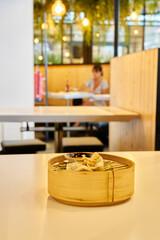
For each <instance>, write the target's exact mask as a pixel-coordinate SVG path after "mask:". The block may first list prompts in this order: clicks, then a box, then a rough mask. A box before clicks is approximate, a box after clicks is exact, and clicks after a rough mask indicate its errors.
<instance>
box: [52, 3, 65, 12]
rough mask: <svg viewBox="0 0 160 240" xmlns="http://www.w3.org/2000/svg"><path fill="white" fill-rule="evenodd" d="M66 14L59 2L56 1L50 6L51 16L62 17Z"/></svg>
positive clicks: (63, 6)
mask: <svg viewBox="0 0 160 240" xmlns="http://www.w3.org/2000/svg"><path fill="white" fill-rule="evenodd" d="M65 12H66V7H65V5H64V4H63V3H62V1H61V0H56V1H55V3H54V4H53V5H52V14H53V15H54V16H63V15H64V14H65Z"/></svg>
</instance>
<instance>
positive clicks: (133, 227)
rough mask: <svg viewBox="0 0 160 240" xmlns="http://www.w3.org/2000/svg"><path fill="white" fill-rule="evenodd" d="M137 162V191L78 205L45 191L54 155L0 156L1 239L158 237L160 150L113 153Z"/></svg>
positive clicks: (126, 239) (137, 239) (121, 239)
mask: <svg viewBox="0 0 160 240" xmlns="http://www.w3.org/2000/svg"><path fill="white" fill-rule="evenodd" d="M114 154H116V155H120V156H123V157H127V158H130V159H132V160H133V161H135V194H134V195H133V197H132V198H131V199H130V200H129V201H127V202H125V203H123V204H119V205H115V206H110V207H107V206H106V207H90V208H88V207H75V206H69V205H65V204H62V203H59V202H57V201H56V200H54V198H52V197H51V196H49V195H48V192H47V171H48V167H47V162H48V160H49V159H50V158H51V157H53V156H54V155H51V154H47V155H45V154H35V155H14V156H13V155H12V156H11V155H8V156H3V155H1V156H0V192H1V197H0V213H1V221H0V239H2V240H19V239H23V240H28V239H35V240H50V239H56V240H63V239H66V240H71V239H74V240H82V239H83V240H106V239H109V240H117V239H119V240H143V239H145V240H151V239H154V240H159V239H160V227H159V219H160V204H159V203H160V174H159V173H160V152H120V153H114Z"/></svg>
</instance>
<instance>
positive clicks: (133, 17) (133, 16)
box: [130, 9, 137, 21]
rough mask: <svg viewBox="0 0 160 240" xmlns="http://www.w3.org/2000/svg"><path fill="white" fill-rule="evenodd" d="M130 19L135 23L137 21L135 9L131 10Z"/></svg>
mask: <svg viewBox="0 0 160 240" xmlns="http://www.w3.org/2000/svg"><path fill="white" fill-rule="evenodd" d="M130 18H131V20H132V21H135V20H136V19H137V13H136V11H135V9H133V10H132V12H131V15H130Z"/></svg>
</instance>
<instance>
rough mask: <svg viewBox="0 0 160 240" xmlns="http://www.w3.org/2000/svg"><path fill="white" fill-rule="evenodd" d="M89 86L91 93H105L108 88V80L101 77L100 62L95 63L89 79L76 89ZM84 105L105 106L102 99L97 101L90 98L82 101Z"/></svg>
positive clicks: (81, 89)
mask: <svg viewBox="0 0 160 240" xmlns="http://www.w3.org/2000/svg"><path fill="white" fill-rule="evenodd" d="M87 88H89V92H90V93H93V94H106V93H107V90H108V88H109V87H108V82H107V80H105V79H104V78H103V70H102V66H101V64H100V63H96V64H95V65H94V66H93V78H91V79H89V80H88V81H87V82H86V83H85V84H84V85H83V86H81V87H80V88H78V89H77V91H83V90H85V89H87ZM82 105H84V106H105V105H106V103H105V102H104V101H97V100H95V99H93V98H90V99H89V100H88V101H84V102H83V103H82Z"/></svg>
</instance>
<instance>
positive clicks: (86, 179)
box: [48, 153, 135, 206]
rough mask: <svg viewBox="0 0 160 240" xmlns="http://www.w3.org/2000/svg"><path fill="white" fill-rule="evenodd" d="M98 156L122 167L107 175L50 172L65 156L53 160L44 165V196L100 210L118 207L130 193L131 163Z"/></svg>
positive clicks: (108, 172) (91, 172)
mask: <svg viewBox="0 0 160 240" xmlns="http://www.w3.org/2000/svg"><path fill="white" fill-rule="evenodd" d="M99 155H100V156H101V157H102V158H103V159H106V160H111V161H115V162H116V163H118V164H122V165H124V166H125V167H122V168H113V169H111V170H107V171H78V172H77V171H67V170H57V171H55V170H54V167H53V166H52V165H53V164H54V163H56V162H60V161H63V160H64V159H66V158H65V155H64V154H63V155H59V156H56V157H53V158H52V159H50V160H49V162H48V193H49V194H50V195H51V196H52V197H54V198H55V199H56V200H58V201H60V202H62V203H66V204H70V205H75V206H104V205H112V204H118V203H121V202H123V201H126V200H127V199H129V198H130V197H131V196H132V195H133V193H134V175H135V163H134V162H133V161H131V160H129V159H126V158H123V157H119V156H114V155H110V154H101V153H99Z"/></svg>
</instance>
